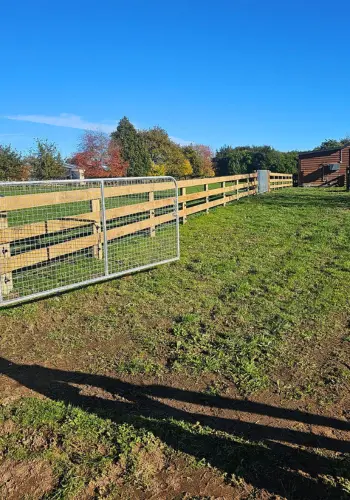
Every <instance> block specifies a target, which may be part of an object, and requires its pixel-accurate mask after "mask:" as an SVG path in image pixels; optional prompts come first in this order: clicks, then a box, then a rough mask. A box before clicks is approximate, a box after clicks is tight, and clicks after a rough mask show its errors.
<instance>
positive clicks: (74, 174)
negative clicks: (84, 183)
mask: <svg viewBox="0 0 350 500" xmlns="http://www.w3.org/2000/svg"><path fill="white" fill-rule="evenodd" d="M64 168H65V169H66V171H67V176H66V178H67V179H84V178H85V176H84V169H83V168H79V167H77V166H76V165H73V164H71V163H65V164H64Z"/></svg>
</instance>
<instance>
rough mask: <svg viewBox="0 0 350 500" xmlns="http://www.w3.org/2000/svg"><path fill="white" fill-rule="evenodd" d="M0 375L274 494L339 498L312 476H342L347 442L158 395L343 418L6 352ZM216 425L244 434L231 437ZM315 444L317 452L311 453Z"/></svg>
mask: <svg viewBox="0 0 350 500" xmlns="http://www.w3.org/2000/svg"><path fill="white" fill-rule="evenodd" d="M0 373H2V374H4V375H6V376H7V377H10V378H11V379H13V380H16V381H17V382H19V383H20V384H22V385H23V386H26V387H28V388H30V389H32V390H34V391H36V392H37V393H40V394H42V395H45V396H47V397H49V398H51V399H52V400H56V401H64V402H65V403H67V404H72V405H74V406H79V407H81V408H82V409H84V410H85V411H87V412H91V413H94V414H96V415H98V416H100V417H103V418H110V419H112V420H113V421H115V422H117V423H123V422H128V423H131V424H133V425H134V426H135V427H138V428H143V429H146V430H148V431H151V432H152V433H153V434H154V435H156V436H158V437H159V438H160V439H161V440H162V441H163V442H164V443H166V444H167V445H169V446H171V447H172V448H173V449H175V450H178V451H181V452H185V453H188V454H190V455H192V456H194V457H195V458H197V459H205V460H206V461H208V462H210V463H211V464H212V465H213V466H215V467H217V468H219V469H221V470H222V471H223V472H225V473H228V474H235V475H236V477H241V478H243V479H244V480H245V481H246V482H247V483H250V484H252V485H253V486H254V487H256V488H260V489H264V490H267V491H268V492H269V493H270V494H272V495H282V496H284V497H287V498H298V499H299V498H300V499H301V498H305V499H306V498H307V499H311V498H315V499H316V498H341V496H342V490H341V489H340V487H338V485H336V484H334V483H330V484H325V483H322V482H320V481H318V480H317V479H318V477H319V476H320V475H330V476H332V475H333V476H336V475H339V474H337V472H336V471H337V470H338V468H339V463H340V462H341V459H342V455H343V454H344V453H348V452H350V444H349V442H347V441H343V440H340V439H336V438H333V437H327V436H321V435H315V434H311V433H309V432H305V431H301V430H294V429H287V428H283V427H282V428H281V427H274V426H266V425H261V424H258V423H256V422H255V423H248V422H245V421H242V420H240V419H238V418H235V419H231V418H230V419H229V418H224V417H216V416H209V415H205V414H202V413H193V412H191V413H190V412H187V411H185V410H183V409H179V408H175V407H173V406H170V405H169V404H166V402H165V401H164V402H163V401H162V400H168V401H169V402H170V401H171V402H172V403H175V404H176V403H177V404H179V403H184V404H191V405H198V406H201V407H211V408H215V409H231V410H235V411H239V412H241V413H248V412H249V413H254V414H256V415H266V416H269V417H272V418H276V419H279V420H280V421H281V420H282V421H286V422H288V421H293V422H299V423H305V424H308V425H319V426H323V427H327V428H329V429H337V430H341V431H350V423H348V422H346V421H342V420H339V419H336V418H329V417H324V416H320V415H315V414H311V413H307V412H302V411H299V410H290V409H284V408H280V407H276V406H271V405H267V404H262V403H256V402H251V401H247V400H240V399H230V398H225V397H219V396H210V395H207V394H203V393H198V392H194V391H188V390H182V389H177V388H172V387H166V386H162V385H144V386H139V385H135V384H131V383H126V382H122V381H120V380H117V379H114V378H112V377H107V376H99V375H91V374H85V373H81V372H73V371H62V370H56V369H50V368H44V367H41V366H38V365H19V364H15V363H12V362H10V361H8V360H6V359H4V358H0ZM72 384H74V385H72ZM86 385H87V386H91V387H94V388H96V389H98V390H102V391H108V392H109V393H110V394H112V395H114V397H115V400H111V399H108V400H107V399H104V398H103V394H102V395H101V396H95V395H94V396H90V395H83V394H81V389H82V386H86ZM79 386H81V387H79ZM257 420H258V418H257ZM183 422H184V423H185V424H195V423H196V422H200V423H201V424H202V425H204V426H207V427H208V428H209V429H211V430H212V431H213V432H212V433H210V434H208V433H207V434H203V433H201V432H196V430H195V427H191V426H190V425H182V423H183ZM294 427H295V426H294ZM218 431H223V432H225V433H228V434H229V435H232V436H234V437H236V438H237V437H240V438H243V439H242V440H239V439H236V440H234V439H230V438H229V436H228V435H227V434H226V435H225V434H222V433H220V432H218ZM312 447H314V448H318V449H319V450H320V451H321V452H320V453H318V454H316V453H314V452H313V451H312V450H311V449H310V448H312ZM328 452H336V455H337V458H334V457H332V458H331V457H329V456H328V457H327V456H325V455H327V454H328V455H329V453H328ZM343 493H344V492H343Z"/></svg>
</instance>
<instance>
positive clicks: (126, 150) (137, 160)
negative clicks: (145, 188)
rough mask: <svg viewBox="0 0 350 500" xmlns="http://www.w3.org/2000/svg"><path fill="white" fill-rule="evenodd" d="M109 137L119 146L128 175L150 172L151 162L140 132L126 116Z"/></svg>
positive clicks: (143, 174)
mask: <svg viewBox="0 0 350 500" xmlns="http://www.w3.org/2000/svg"><path fill="white" fill-rule="evenodd" d="M111 138H112V139H113V140H114V141H116V142H117V144H118V146H119V147H120V152H121V156H122V159H123V160H124V161H126V162H128V164H129V167H128V170H127V174H128V175H129V176H131V177H143V176H146V175H148V174H149V173H150V171H151V169H152V162H151V158H150V155H149V153H148V151H147V148H146V147H145V143H144V140H143V137H142V134H141V133H140V132H138V131H137V130H136V128H135V127H134V126H133V124H132V123H131V122H130V121H129V120H128V118H127V117H126V116H124V118H122V119H121V120H120V122H119V124H118V127H117V130H116V131H115V132H112V134H111Z"/></svg>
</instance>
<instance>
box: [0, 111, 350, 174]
mask: <svg viewBox="0 0 350 500" xmlns="http://www.w3.org/2000/svg"><path fill="white" fill-rule="evenodd" d="M349 142H350V139H349V138H348V137H345V138H343V139H340V140H339V141H337V140H333V139H327V140H325V141H323V142H322V143H321V145H319V146H317V147H316V148H315V149H330V148H333V147H334V148H336V147H340V146H343V145H344V144H347V143H349ZM67 165H71V166H74V167H76V168H78V169H82V170H83V172H84V177H85V178H97V177H123V176H129V177H143V176H159V175H160V176H161V175H171V176H173V177H175V178H177V179H180V178H189V177H213V176H215V175H218V176H225V175H235V174H242V173H250V172H253V171H255V170H259V169H268V170H271V171H274V172H286V173H295V172H297V167H298V151H288V152H282V151H278V150H276V149H274V148H273V147H271V146H265V145H264V146H238V147H232V146H226V145H225V146H223V147H221V148H220V149H219V150H218V151H217V152H216V154H215V155H214V154H213V152H212V150H211V149H210V147H209V146H206V145H203V144H189V145H185V146H181V145H179V144H177V143H176V142H174V141H173V140H172V139H171V138H170V137H169V135H168V133H167V132H166V131H165V130H164V129H162V128H160V127H153V128H150V129H147V130H136V128H135V127H134V126H133V124H132V123H131V122H130V121H129V120H128V118H126V117H124V118H122V119H121V120H120V122H119V124H118V126H117V128H116V130H115V131H114V132H112V133H111V134H110V135H107V134H104V133H102V132H94V131H86V132H84V134H83V135H82V138H81V140H80V143H79V144H78V147H77V151H76V152H75V153H74V154H73V155H71V156H70V157H69V158H65V159H64V158H63V157H62V155H61V154H60V152H59V150H58V148H57V146H56V145H55V144H53V143H50V142H48V141H43V140H40V139H38V140H37V141H36V143H35V147H34V148H33V150H31V151H30V153H29V154H28V155H26V156H22V155H21V154H20V153H18V152H17V151H16V150H14V149H12V148H11V147H10V146H1V145H0V180H5V181H11V180H29V179H35V180H45V179H64V178H66V177H67Z"/></svg>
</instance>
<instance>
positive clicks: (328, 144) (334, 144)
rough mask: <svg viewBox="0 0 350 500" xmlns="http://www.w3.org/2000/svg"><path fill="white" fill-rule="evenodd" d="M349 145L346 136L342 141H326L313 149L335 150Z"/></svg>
mask: <svg viewBox="0 0 350 500" xmlns="http://www.w3.org/2000/svg"><path fill="white" fill-rule="evenodd" d="M349 143H350V137H349V136H346V137H343V138H342V139H339V141H338V140H337V139H326V140H324V141H323V142H321V144H320V145H319V146H317V147H316V148H314V149H315V150H319V149H321V150H325V149H336V148H341V147H343V146H346V145H347V144H349Z"/></svg>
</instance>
